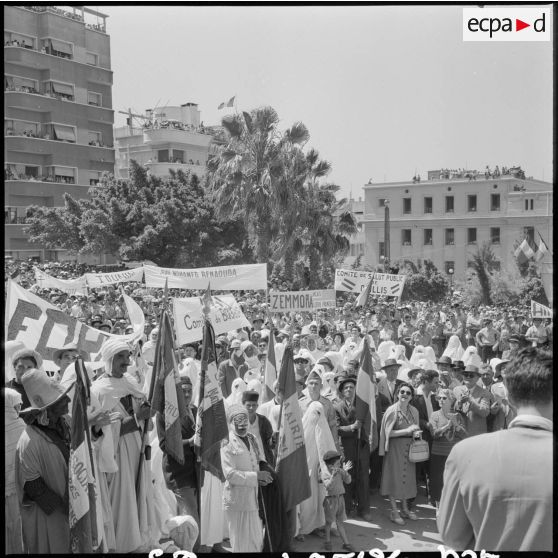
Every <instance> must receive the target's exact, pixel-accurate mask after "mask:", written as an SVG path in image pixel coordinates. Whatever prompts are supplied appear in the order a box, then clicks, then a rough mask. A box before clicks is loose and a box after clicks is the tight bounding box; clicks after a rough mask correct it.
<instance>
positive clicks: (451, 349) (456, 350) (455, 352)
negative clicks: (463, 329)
mask: <svg viewBox="0 0 558 558" xmlns="http://www.w3.org/2000/svg"><path fill="white" fill-rule="evenodd" d="M462 355H463V347H462V345H461V340H460V339H459V337H457V335H452V336H451V337H450V338H449V340H448V346H447V347H446V349H445V351H444V352H443V353H442V356H446V357H449V358H451V360H452V362H453V361H455V360H462V359H461V356H462Z"/></svg>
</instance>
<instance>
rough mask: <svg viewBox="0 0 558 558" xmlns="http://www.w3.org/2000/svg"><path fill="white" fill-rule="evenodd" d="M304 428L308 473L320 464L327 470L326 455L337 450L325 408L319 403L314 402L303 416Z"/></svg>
mask: <svg viewBox="0 0 558 558" xmlns="http://www.w3.org/2000/svg"><path fill="white" fill-rule="evenodd" d="M302 428H303V430H304V443H305V445H306V461H307V463H308V471H309V472H310V474H312V472H313V471H315V470H316V468H317V467H318V466H319V465H320V463H321V465H322V467H324V468H325V464H324V463H323V456H324V454H325V453H326V452H327V451H329V450H333V451H335V450H336V448H335V442H334V441H333V435H332V434H331V429H330V428H329V425H328V423H327V419H326V415H325V410H324V407H323V405H322V404H321V403H320V402H319V401H312V403H310V405H308V408H307V409H306V412H305V413H304V415H303V416H302Z"/></svg>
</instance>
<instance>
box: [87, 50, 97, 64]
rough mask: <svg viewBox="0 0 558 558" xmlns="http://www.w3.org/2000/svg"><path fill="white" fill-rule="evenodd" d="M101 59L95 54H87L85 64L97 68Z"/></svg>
mask: <svg viewBox="0 0 558 558" xmlns="http://www.w3.org/2000/svg"><path fill="white" fill-rule="evenodd" d="M98 59H99V57H98V56H97V55H96V54H95V53H93V52H86V53H85V63H86V64H89V65H90V66H96V65H97V61H98Z"/></svg>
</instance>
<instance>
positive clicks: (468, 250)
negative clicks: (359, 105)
mask: <svg viewBox="0 0 558 558" xmlns="http://www.w3.org/2000/svg"><path fill="white" fill-rule="evenodd" d="M487 174H488V173H487ZM468 176H469V178H465V177H464V175H463V174H460V173H455V174H449V175H448V174H446V173H441V172H440V171H431V172H430V173H429V177H430V179H429V180H426V181H416V180H415V181H409V182H393V183H384V184H366V185H365V186H364V192H365V198H364V199H365V208H364V219H363V221H364V235H365V257H364V261H363V263H365V264H368V265H372V266H376V265H379V264H383V263H384V255H385V252H386V247H385V243H384V241H385V239H384V223H385V203H386V200H388V202H389V222H390V227H389V229H390V233H389V238H390V243H389V260H390V263H391V264H395V263H397V262H402V261H404V260H410V261H413V262H414V263H416V262H417V260H425V259H428V260H431V261H432V262H433V263H434V264H435V265H436V267H437V268H438V269H439V270H440V271H441V272H445V273H448V274H449V275H454V277H455V280H456V281H459V280H460V279H464V278H465V274H466V270H467V267H468V265H467V262H468V261H469V260H470V258H471V256H472V254H473V253H474V252H475V251H476V249H477V246H479V245H481V244H482V243H484V242H488V243H489V244H490V247H491V248H492V250H493V252H494V255H495V256H496V259H497V261H498V262H499V265H500V268H501V269H502V270H510V271H511V270H513V269H514V267H515V257H514V255H513V252H514V248H515V246H516V245H517V243H518V242H519V241H521V240H523V238H524V237H525V235H529V236H531V238H533V239H535V240H536V241H538V234H537V233H540V234H541V236H542V238H543V239H544V241H545V243H546V244H547V246H548V248H549V250H550V252H552V202H553V199H552V194H553V192H552V184H550V183H548V182H543V181H540V180H534V179H532V178H521V176H524V174H523V173H514V174H505V175H504V174H497V175H490V174H488V175H487V176H485V174H484V173H476V174H473V173H471V174H470V175H468ZM450 270H451V271H450Z"/></svg>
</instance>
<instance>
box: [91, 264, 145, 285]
mask: <svg viewBox="0 0 558 558" xmlns="http://www.w3.org/2000/svg"><path fill="white" fill-rule="evenodd" d="M85 278H86V280H87V285H88V286H89V287H90V288H92V289H97V288H99V287H104V286H105V285H114V284H115V283H124V282H127V281H141V280H142V279H143V267H138V268H136V269H127V270H125V271H115V272H114V273H86V274H85Z"/></svg>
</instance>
